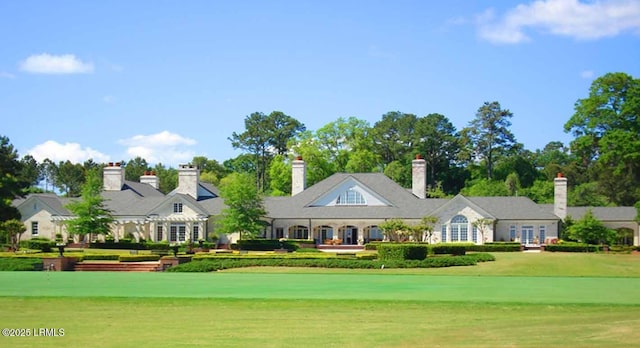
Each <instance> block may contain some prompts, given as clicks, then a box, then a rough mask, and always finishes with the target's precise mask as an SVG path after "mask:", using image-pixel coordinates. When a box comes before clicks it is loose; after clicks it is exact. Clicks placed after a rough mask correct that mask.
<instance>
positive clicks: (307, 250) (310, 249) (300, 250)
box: [296, 248, 322, 253]
mask: <svg viewBox="0 0 640 348" xmlns="http://www.w3.org/2000/svg"><path fill="white" fill-rule="evenodd" d="M296 252H297V253H321V252H322V251H320V250H318V249H316V248H298V249H297V250H296Z"/></svg>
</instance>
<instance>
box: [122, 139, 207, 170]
mask: <svg viewBox="0 0 640 348" xmlns="http://www.w3.org/2000/svg"><path fill="white" fill-rule="evenodd" d="M118 143H119V144H121V145H124V146H126V147H127V155H128V156H130V157H131V158H135V157H138V156H140V157H142V158H144V159H145V160H147V162H149V163H162V164H165V165H177V164H180V163H185V162H188V161H190V160H191V159H193V156H195V152H194V151H192V150H190V149H188V147H190V146H192V145H195V144H196V141H195V140H193V139H190V138H186V137H183V136H181V135H179V134H175V133H171V132H169V131H162V132H160V133H156V134H149V135H134V136H133V137H131V138H127V139H120V140H118Z"/></svg>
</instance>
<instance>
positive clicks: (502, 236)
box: [495, 220, 558, 244]
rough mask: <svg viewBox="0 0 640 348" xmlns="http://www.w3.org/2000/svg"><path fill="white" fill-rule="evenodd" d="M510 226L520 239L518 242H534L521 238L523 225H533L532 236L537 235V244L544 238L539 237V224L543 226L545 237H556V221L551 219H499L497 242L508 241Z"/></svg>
mask: <svg viewBox="0 0 640 348" xmlns="http://www.w3.org/2000/svg"><path fill="white" fill-rule="evenodd" d="M511 226H515V233H516V240H514V241H517V240H520V242H522V243H524V244H535V243H525V241H524V240H523V236H522V233H523V227H526V226H533V234H534V238H535V237H536V236H537V239H538V242H539V244H542V243H544V240H541V238H540V226H543V227H544V230H545V239H548V238H558V221H553V220H529V221H527V220H500V221H498V223H497V224H496V233H495V238H496V239H495V240H496V241H498V242H510V241H512V240H511V239H512V238H511Z"/></svg>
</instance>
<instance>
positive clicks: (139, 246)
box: [89, 238, 148, 250]
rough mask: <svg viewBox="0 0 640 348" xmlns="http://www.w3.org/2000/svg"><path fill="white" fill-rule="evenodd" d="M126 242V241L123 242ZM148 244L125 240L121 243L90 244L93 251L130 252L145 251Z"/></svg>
mask: <svg viewBox="0 0 640 348" xmlns="http://www.w3.org/2000/svg"><path fill="white" fill-rule="evenodd" d="M123 240H124V241H123ZM147 244H148V243H134V242H131V241H126V240H125V239H124V238H123V239H122V240H120V241H119V242H110V241H106V242H104V243H102V242H93V243H90V244H89V248H91V249H128V250H145V249H147Z"/></svg>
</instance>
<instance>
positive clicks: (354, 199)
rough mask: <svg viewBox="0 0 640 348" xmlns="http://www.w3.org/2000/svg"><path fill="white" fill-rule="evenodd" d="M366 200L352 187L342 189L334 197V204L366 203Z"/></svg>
mask: <svg viewBox="0 0 640 348" xmlns="http://www.w3.org/2000/svg"><path fill="white" fill-rule="evenodd" d="M366 204H367V201H366V200H365V199H364V197H363V196H362V194H361V193H360V192H358V191H356V190H354V189H353V188H350V189H348V190H346V191H344V192H343V193H342V194H341V195H340V196H338V198H337V199H336V205H366Z"/></svg>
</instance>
